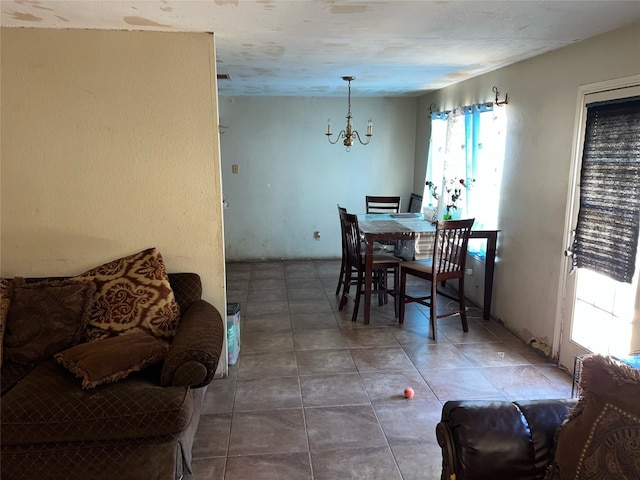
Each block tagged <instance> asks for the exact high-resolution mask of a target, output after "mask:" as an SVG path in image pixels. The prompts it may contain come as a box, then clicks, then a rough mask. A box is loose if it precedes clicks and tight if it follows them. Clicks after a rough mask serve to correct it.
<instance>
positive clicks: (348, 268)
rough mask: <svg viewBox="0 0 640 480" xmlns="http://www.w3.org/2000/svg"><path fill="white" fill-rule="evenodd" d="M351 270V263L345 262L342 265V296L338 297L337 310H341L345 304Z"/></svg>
mask: <svg viewBox="0 0 640 480" xmlns="http://www.w3.org/2000/svg"><path fill="white" fill-rule="evenodd" d="M351 270H352V269H351V264H350V263H349V262H347V263H346V264H345V267H344V277H343V279H342V298H341V299H340V304H339V305H338V311H342V309H343V308H344V306H345V305H346V304H347V300H348V296H349V287H350V286H351Z"/></svg>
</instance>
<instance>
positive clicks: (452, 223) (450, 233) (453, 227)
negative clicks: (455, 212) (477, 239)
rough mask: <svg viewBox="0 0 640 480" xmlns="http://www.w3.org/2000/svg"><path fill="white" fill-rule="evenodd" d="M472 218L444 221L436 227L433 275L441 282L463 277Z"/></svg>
mask: <svg viewBox="0 0 640 480" xmlns="http://www.w3.org/2000/svg"><path fill="white" fill-rule="evenodd" d="M474 221H475V219H474V218H469V219H465V220H445V221H440V222H438V223H437V225H436V236H435V240H434V244H433V275H434V282H436V281H437V280H436V276H437V277H440V278H441V279H442V280H446V279H447V278H459V277H461V276H462V275H464V272H465V264H466V261H467V245H468V243H469V234H470V233H471V227H472V226H473V222H474Z"/></svg>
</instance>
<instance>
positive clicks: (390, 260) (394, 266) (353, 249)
mask: <svg viewBox="0 0 640 480" xmlns="http://www.w3.org/2000/svg"><path fill="white" fill-rule="evenodd" d="M340 225H341V228H342V229H343V230H344V238H345V241H346V253H347V255H346V265H345V272H344V276H343V280H342V298H341V299H340V304H339V306H338V310H340V311H342V309H343V308H344V306H345V305H346V304H347V301H348V300H349V299H351V300H353V302H354V307H353V314H352V316H351V321H353V322H355V321H356V319H357V317H358V309H359V307H360V297H361V296H362V295H363V294H364V288H363V287H364V285H365V282H371V284H372V290H371V294H372V295H374V294H375V295H378V303H379V305H381V304H382V302H383V299H386V297H387V295H391V296H393V298H394V312H395V313H396V316H397V313H398V306H399V304H398V296H399V288H398V287H399V284H398V265H399V264H400V263H401V262H402V260H401V259H399V258H397V257H394V256H392V255H379V254H374V256H373V278H368V279H367V278H365V263H364V262H365V258H364V253H363V250H362V244H361V237H360V228H359V227H358V217H357V215H353V214H350V213H347V212H340ZM390 272H391V273H393V289H391V288H389V286H388V284H389V273H390ZM354 286H355V288H356V291H355V295H353V294H351V291H350V290H351V287H354Z"/></svg>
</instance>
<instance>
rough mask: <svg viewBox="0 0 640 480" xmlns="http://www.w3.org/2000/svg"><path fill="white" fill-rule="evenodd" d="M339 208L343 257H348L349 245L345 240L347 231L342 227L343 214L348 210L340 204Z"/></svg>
mask: <svg viewBox="0 0 640 480" xmlns="http://www.w3.org/2000/svg"><path fill="white" fill-rule="evenodd" d="M336 205H337V206H338V218H339V219H340V238H341V239H342V256H343V257H344V256H346V254H347V243H346V239H345V231H344V228H343V227H342V214H343V213H347V209H346V208H344V207H341V206H340V204H339V203H337V204H336Z"/></svg>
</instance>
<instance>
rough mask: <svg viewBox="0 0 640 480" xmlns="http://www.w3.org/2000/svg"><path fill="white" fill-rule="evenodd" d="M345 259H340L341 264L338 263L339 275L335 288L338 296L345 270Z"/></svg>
mask: <svg viewBox="0 0 640 480" xmlns="http://www.w3.org/2000/svg"><path fill="white" fill-rule="evenodd" d="M345 263H346V262H345V259H344V256H343V257H342V262H341V263H340V275H338V286H337V287H336V295H339V294H340V287H341V286H342V283H343V282H344V274H345V270H346V268H345V267H346V265H345Z"/></svg>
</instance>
